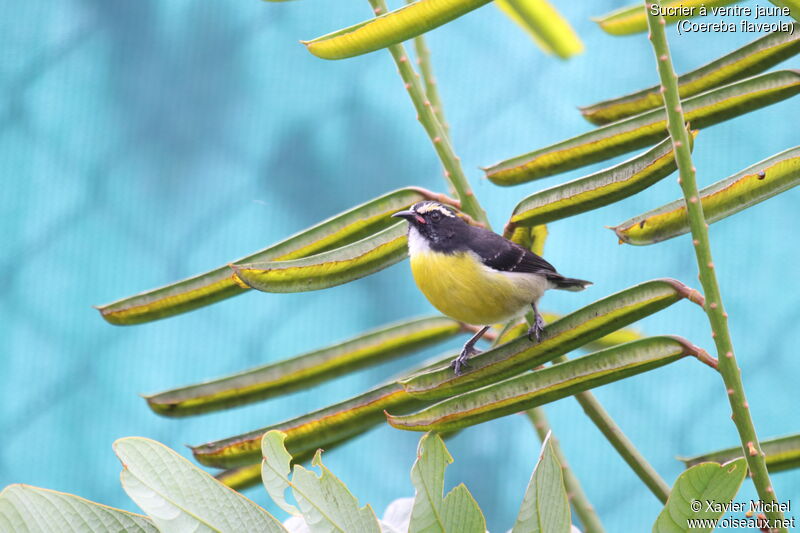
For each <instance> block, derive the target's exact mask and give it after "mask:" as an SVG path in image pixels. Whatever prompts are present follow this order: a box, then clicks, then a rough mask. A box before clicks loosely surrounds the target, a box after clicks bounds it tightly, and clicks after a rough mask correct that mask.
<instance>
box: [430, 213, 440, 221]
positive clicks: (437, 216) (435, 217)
mask: <svg viewBox="0 0 800 533" xmlns="http://www.w3.org/2000/svg"><path fill="white" fill-rule="evenodd" d="M440 218H442V215H441V214H440V213H439V212H438V211H434V212H433V213H431V220H433V221H434V222H439V219H440Z"/></svg>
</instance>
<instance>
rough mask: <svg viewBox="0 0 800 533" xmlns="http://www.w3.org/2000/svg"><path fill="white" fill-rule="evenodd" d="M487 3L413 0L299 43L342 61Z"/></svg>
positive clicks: (394, 42) (327, 56)
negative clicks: (352, 24) (394, 8)
mask: <svg viewBox="0 0 800 533" xmlns="http://www.w3.org/2000/svg"><path fill="white" fill-rule="evenodd" d="M488 3H489V0H417V1H416V2H414V3H413V4H408V5H405V6H403V7H401V8H399V9H396V10H394V11H390V12H388V13H384V14H383V15H380V16H379V17H375V18H374V19H370V20H365V21H364V22H361V23H359V24H356V25H354V26H350V27H349V28H344V29H342V30H339V31H336V32H333V33H329V34H328V35H323V36H322V37H317V38H316V39H313V40H311V41H307V42H304V43H303V44H305V45H306V47H307V48H308V51H309V52H311V53H312V54H314V55H315V56H317V57H321V58H323V59H344V58H346V57H353V56H357V55H361V54H366V53H368V52H374V51H375V50H380V49H381V48H386V47H387V46H391V45H393V44H397V43H401V42H403V41H407V40H408V39H411V38H413V37H416V36H417V35H422V34H423V33H426V32H428V31H430V30H432V29H434V28H438V27H439V26H441V25H442V24H445V23H447V22H450V21H451V20H453V19H455V18H458V17H460V16H461V15H464V14H466V13H469V12H470V11H472V10H473V9H477V8H479V7H481V6H482V5H484V4H488Z"/></svg>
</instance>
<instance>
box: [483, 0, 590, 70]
mask: <svg viewBox="0 0 800 533" xmlns="http://www.w3.org/2000/svg"><path fill="white" fill-rule="evenodd" d="M494 5H495V6H497V7H498V8H499V9H500V11H502V12H503V13H505V14H506V15H507V16H508V18H510V19H511V20H513V21H514V22H515V23H517V25H518V26H520V27H521V28H522V29H523V30H525V31H526V32H527V33H528V34H529V35H530V36H531V38H532V39H533V41H534V42H535V43H536V44H537V45H539V47H540V48H541V49H542V50H544V51H545V52H547V53H548V54H555V55H557V56H558V57H560V58H561V59H568V58H570V57H572V56H574V55H575V54H580V53H581V52H583V42H581V39H580V37H578V34H577V33H575V30H574V29H573V28H572V26H571V25H570V23H569V22H567V20H566V19H565V18H564V17H563V16H562V15H561V13H559V12H558V10H557V9H556V8H555V7H553V5H552V4H550V2H548V1H547V0H496V1H495V3H494Z"/></svg>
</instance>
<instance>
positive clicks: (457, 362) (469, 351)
mask: <svg viewBox="0 0 800 533" xmlns="http://www.w3.org/2000/svg"><path fill="white" fill-rule="evenodd" d="M479 353H481V351H480V350H478V349H476V348H466V347H465V348H464V349H463V350H461V353H460V354H458V357H456V358H455V359H453V362H451V363H450V368H452V369H453V372H454V373H455V375H456V376H460V375H461V374H462V369H464V368H469V363H468V362H467V360H468V359H469V358H470V357H471V356H473V355H477V354H479Z"/></svg>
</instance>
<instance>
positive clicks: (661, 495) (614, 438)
mask: <svg viewBox="0 0 800 533" xmlns="http://www.w3.org/2000/svg"><path fill="white" fill-rule="evenodd" d="M525 319H526V320H527V321H528V324H533V313H532V312H529V313H527V314H526V315H525ZM567 361H569V357H567V356H566V355H561V356H558V357H556V358H555V359H553V361H552V363H553V364H557V363H565V362H567ZM573 398H575V400H577V402H578V403H579V404H580V406H581V407H582V408H583V412H584V413H586V416H588V417H589V420H591V421H592V422H593V423H594V425H595V426H597V429H599V430H600V433H602V434H603V436H604V437H605V438H606V440H608V442H609V443H611V446H613V447H614V449H615V450H617V453H619V455H620V456H621V457H622V459H623V460H624V461H625V462H626V463H628V466H630V467H631V470H633V471H634V473H636V475H637V476H639V479H641V480H642V482H643V483H644V484H645V485H647V488H649V489H650V491H651V492H652V493H653V494H654V495H655V497H656V498H658V499H659V501H661V503H666V502H667V498H669V493H670V488H669V485H667V483H666V481H664V480H663V479H662V478H661V476H660V475H658V472H656V470H655V468H653V467H652V466H651V465H650V463H648V462H647V459H645V458H644V456H643V455H642V454H641V453H640V452H639V450H637V449H636V446H634V444H633V443H632V442H631V441H630V439H628V437H626V436H625V433H624V432H623V431H622V429H621V428H620V427H619V426H618V425H617V423H616V422H614V419H613V418H611V415H610V414H608V411H606V410H605V408H603V406H602V405H601V404H600V402H599V401H598V400H597V398H595V396H594V394H592V393H591V392H590V391H584V392H579V393H578V394H576V395H574V396H573Z"/></svg>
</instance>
